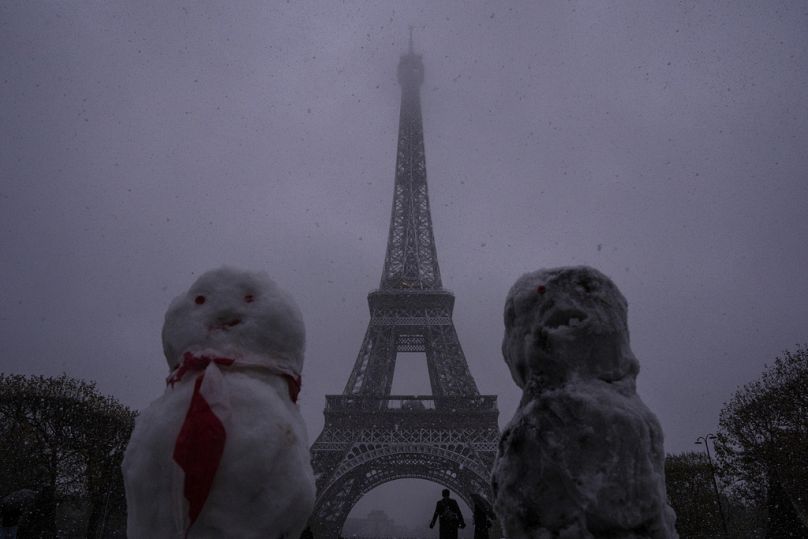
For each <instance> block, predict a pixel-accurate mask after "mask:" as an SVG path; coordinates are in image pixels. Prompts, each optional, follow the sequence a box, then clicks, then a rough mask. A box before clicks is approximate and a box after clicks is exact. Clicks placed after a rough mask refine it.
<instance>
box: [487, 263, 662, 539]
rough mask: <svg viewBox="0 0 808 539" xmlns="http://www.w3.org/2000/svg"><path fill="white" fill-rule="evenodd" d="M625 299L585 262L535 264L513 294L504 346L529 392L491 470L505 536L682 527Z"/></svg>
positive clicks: (641, 536)
mask: <svg viewBox="0 0 808 539" xmlns="http://www.w3.org/2000/svg"><path fill="white" fill-rule="evenodd" d="M627 308H628V305H627V303H626V300H625V298H624V297H623V295H622V294H621V293H620V291H619V290H618V289H617V287H616V286H615V285H614V283H612V281H611V280H609V278H608V277H606V276H605V275H603V274H602V273H600V272H599V271H597V270H595V269H592V268H588V267H585V266H578V267H563V268H555V269H548V270H540V271H536V272H534V273H528V274H526V275H523V276H522V277H521V278H520V279H519V280H517V281H516V283H515V284H514V285H513V287H512V288H511V291H510V292H509V293H508V298H507V300H506V303H505V338H504V340H503V342H502V353H503V355H504V357H505V361H506V362H507V364H508V367H509V368H510V371H511V375H512V376H513V379H514V381H515V382H516V384H517V385H518V386H519V387H520V388H521V389H522V400H521V402H520V403H519V407H518V408H517V410H516V413H515V414H514V417H513V419H512V420H511V421H510V423H509V424H508V426H507V428H506V429H505V431H504V432H503V434H502V438H501V440H500V444H499V452H498V455H497V459H496V462H495V463H494V470H493V474H492V487H493V489H494V498H495V500H494V508H495V511H496V512H497V514H498V516H499V517H500V520H501V522H502V526H503V528H504V529H505V532H506V534H507V536H508V537H510V538H512V539H545V538H547V539H549V538H568V539H573V538H574V539H591V538H607V537H608V538H610V539H674V538H676V537H677V534H676V530H675V527H674V521H675V515H674V513H673V510H672V509H671V508H670V506H668V504H667V499H666V493H665V472H664V463H665V452H664V449H663V443H662V429H661V428H660V425H659V422H658V421H657V419H656V417H655V416H654V414H653V413H651V411H650V410H648V408H647V407H646V406H645V404H643V402H642V400H640V397H639V396H638V395H637V392H636V382H635V381H636V377H637V373H638V371H639V363H638V362H637V359H636V358H635V357H634V354H633V353H632V351H631V347H630V345H629V334H628V324H627Z"/></svg>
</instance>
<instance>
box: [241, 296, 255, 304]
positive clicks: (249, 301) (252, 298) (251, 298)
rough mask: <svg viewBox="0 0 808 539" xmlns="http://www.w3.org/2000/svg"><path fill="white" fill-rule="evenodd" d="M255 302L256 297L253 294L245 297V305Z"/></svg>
mask: <svg viewBox="0 0 808 539" xmlns="http://www.w3.org/2000/svg"><path fill="white" fill-rule="evenodd" d="M253 301H255V296H253V295H252V294H247V295H246V296H244V303H252V302H253Z"/></svg>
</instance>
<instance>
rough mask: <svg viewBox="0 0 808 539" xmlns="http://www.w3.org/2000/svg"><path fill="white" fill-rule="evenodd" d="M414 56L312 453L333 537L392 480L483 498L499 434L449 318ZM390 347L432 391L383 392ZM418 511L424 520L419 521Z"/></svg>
mask: <svg viewBox="0 0 808 539" xmlns="http://www.w3.org/2000/svg"><path fill="white" fill-rule="evenodd" d="M423 79H424V68H423V63H422V61H421V57H420V56H419V55H416V54H414V53H413V50H412V37H410V50H409V52H408V53H407V54H405V55H403V56H402V57H401V60H400V62H399V65H398V82H399V85H400V86H401V116H400V119H399V134H398V156H397V160H396V174H395V188H394V193H393V210H392V216H391V220H390V233H389V238H388V243H387V254H386V256H385V260H384V270H383V273H382V278H381V283H380V286H379V289H378V290H374V291H372V292H371V293H370V294H368V305H369V307H370V323H369V324H368V329H367V332H366V333H365V338H364V340H363V342H362V347H361V348H360V350H359V355H358V357H357V359H356V363H355V365H354V368H353V371H352V372H351V375H350V377H349V378H348V383H347V384H346V386H345V390H344V391H343V393H342V395H326V405H325V411H324V415H325V425H324V427H323V431H322V433H321V434H320V436H319V437H318V438H317V440H316V441H315V442H314V445H313V446H312V448H311V451H312V464H313V467H314V472H315V475H316V477H317V501H316V503H315V509H314V513H313V515H312V518H311V526H312V529H313V531H314V536H315V537H317V538H318V539H319V538H336V537H338V536H339V535H340V531H341V529H342V526H343V523H344V522H345V519H346V518H347V516H348V513H349V512H350V510H351V508H352V507H353V506H354V505H355V504H356V502H357V501H359V499H360V498H361V497H362V496H363V495H364V494H365V493H367V492H368V491H370V490H371V489H373V488H375V487H377V486H379V485H381V484H383V483H386V482H389V481H393V480H396V479H404V478H420V479H427V480H431V481H434V482H436V483H440V484H442V485H444V486H446V487H448V488H449V489H451V490H453V491H454V492H456V493H457V495H458V496H459V497H461V498H462V499H464V500H465V501H466V503H468V504H469V506H471V507H473V502H472V498H471V494H473V493H476V494H480V495H482V496H483V497H485V498H486V499H489V500H490V499H491V491H490V484H489V475H490V471H491V467H492V465H493V461H494V457H495V456H496V446H497V441H498V438H499V430H498V424H497V418H498V414H499V412H498V410H497V403H496V396H494V395H480V394H479V392H478V390H477V385H476V384H475V382H474V379H473V378H472V376H471V373H470V372H469V368H468V365H467V363H466V358H465V356H464V355H463V350H462V349H461V347H460V342H459V341H458V338H457V333H456V331H455V328H454V323H453V322H452V311H453V308H454V295H453V294H452V293H451V292H449V291H447V290H445V289H444V288H443V286H442V284H441V278H440V270H439V268H438V258H437V252H436V250H435V241H434V236H433V233H432V217H431V215H430V211H429V198H428V196H427V186H426V160H425V155H424V136H423V127H422V122H421V104H420V96H419V88H420V85H421V83H422V82H423ZM398 352H422V353H424V355H425V356H426V363H427V370H428V373H429V380H430V385H431V388H432V395H431V396H428V397H424V396H415V395H391V388H392V383H393V372H394V370H395V367H396V356H397V353H398ZM428 516H429V515H426V516H425V518H428Z"/></svg>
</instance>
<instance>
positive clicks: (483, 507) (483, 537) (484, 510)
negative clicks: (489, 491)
mask: <svg viewBox="0 0 808 539" xmlns="http://www.w3.org/2000/svg"><path fill="white" fill-rule="evenodd" d="M472 496H473V495H472ZM493 516H494V515H493V513H492V512H491V509H490V508H489V507H488V505H487V504H486V503H484V501H483V500H481V499H475V500H474V539H488V535H489V532H488V530H489V529H490V528H491V519H492V517H493Z"/></svg>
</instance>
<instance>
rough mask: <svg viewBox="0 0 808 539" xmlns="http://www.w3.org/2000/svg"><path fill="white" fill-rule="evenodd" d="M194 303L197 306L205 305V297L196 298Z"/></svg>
mask: <svg viewBox="0 0 808 539" xmlns="http://www.w3.org/2000/svg"><path fill="white" fill-rule="evenodd" d="M194 303H196V304H197V305H202V304H203V303H205V296H196V298H194Z"/></svg>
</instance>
